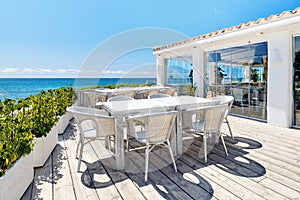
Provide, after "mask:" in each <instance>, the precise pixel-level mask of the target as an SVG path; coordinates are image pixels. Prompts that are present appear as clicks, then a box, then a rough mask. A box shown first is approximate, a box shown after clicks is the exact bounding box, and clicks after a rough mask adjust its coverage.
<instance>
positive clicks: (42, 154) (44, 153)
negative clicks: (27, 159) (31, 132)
mask: <svg viewBox="0 0 300 200" xmlns="http://www.w3.org/2000/svg"><path fill="white" fill-rule="evenodd" d="M34 141H35V142H36V144H35V145H34V148H33V151H32V154H33V167H42V166H43V165H44V164H45V162H46V160H47V159H48V157H49V156H50V154H51V152H52V151H53V149H54V147H55V146H56V144H57V142H58V135H57V126H54V127H52V129H51V131H50V133H48V134H47V136H46V137H44V136H43V137H40V138H34Z"/></svg>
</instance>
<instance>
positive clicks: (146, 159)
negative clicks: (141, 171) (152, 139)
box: [145, 144, 149, 182]
mask: <svg viewBox="0 0 300 200" xmlns="http://www.w3.org/2000/svg"><path fill="white" fill-rule="evenodd" d="M145 156H146V158H145V182H147V181H148V164H149V144H147V145H146V154H145Z"/></svg>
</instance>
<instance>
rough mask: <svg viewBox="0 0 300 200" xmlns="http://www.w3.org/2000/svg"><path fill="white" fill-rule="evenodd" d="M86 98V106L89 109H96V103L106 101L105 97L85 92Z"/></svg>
mask: <svg viewBox="0 0 300 200" xmlns="http://www.w3.org/2000/svg"><path fill="white" fill-rule="evenodd" d="M84 97H85V101H84V102H85V104H84V106H85V107H88V108H95V107H96V103H98V102H105V101H106V96H105V95H102V94H99V93H96V92H84Z"/></svg>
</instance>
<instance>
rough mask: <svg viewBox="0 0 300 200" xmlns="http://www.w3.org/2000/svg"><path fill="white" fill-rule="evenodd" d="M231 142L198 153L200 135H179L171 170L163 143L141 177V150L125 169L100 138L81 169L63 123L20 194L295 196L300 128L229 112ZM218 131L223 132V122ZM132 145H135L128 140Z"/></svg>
mask: <svg viewBox="0 0 300 200" xmlns="http://www.w3.org/2000/svg"><path fill="white" fill-rule="evenodd" d="M229 121H230V124H231V128H232V131H233V134H234V136H235V137H236V139H235V140H232V139H230V138H229V137H226V139H225V141H226V145H227V148H228V152H229V156H228V157H227V156H226V155H225V153H224V149H223V146H222V145H221V144H218V145H216V146H215V147H214V148H213V149H212V151H211V152H210V153H209V155H208V163H204V159H203V158H199V150H200V147H201V145H202V142H201V139H200V138H196V139H194V140H192V141H193V142H191V141H184V142H183V143H184V145H187V146H185V147H186V151H184V153H183V155H181V156H180V157H178V158H177V160H176V163H177V168H178V172H177V173H175V172H174V168H173V165H172V163H171V162H170V160H169V154H168V151H167V149H163V150H162V151H159V150H158V151H155V152H154V153H153V152H151V153H150V163H149V168H150V172H149V176H148V182H147V183H146V182H144V170H145V158H144V154H143V151H144V150H143V149H140V150H138V151H134V152H126V153H125V159H126V161H125V170H123V171H118V170H115V169H114V167H113V166H114V162H115V160H114V156H111V155H110V154H109V151H108V150H107V149H105V147H104V145H103V142H101V141H100V142H98V141H97V142H92V143H91V145H86V146H85V148H84V154H83V161H84V162H82V164H81V170H80V171H81V172H77V162H78V160H77V159H76V158H75V151H76V145H77V141H78V133H77V132H76V128H75V129H74V128H73V126H69V128H68V129H67V130H66V132H65V133H64V135H63V136H62V137H61V138H60V139H61V140H60V142H59V144H58V145H57V146H56V149H55V151H54V152H53V153H52V155H51V156H50V157H49V159H48V160H47V162H46V164H45V166H44V167H43V168H37V169H35V179H34V181H33V183H32V185H31V186H30V187H29V188H28V190H27V191H26V192H25V193H24V197H23V199H24V198H26V199H30V198H31V199H39V198H43V199H59V198H62V197H64V198H63V199H66V198H67V197H70V199H95V200H98V199H297V198H298V199H299V198H300V145H299V142H300V130H296V129H288V128H280V127H276V126H272V125H269V124H266V123H262V122H257V121H251V120H247V119H243V118H237V117H233V116H229ZM222 131H223V132H224V133H225V134H228V128H227V126H225V125H224V126H223V129H222ZM134 146H135V144H134Z"/></svg>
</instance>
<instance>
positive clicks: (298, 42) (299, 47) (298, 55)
mask: <svg viewBox="0 0 300 200" xmlns="http://www.w3.org/2000/svg"><path fill="white" fill-rule="evenodd" d="M293 72H294V73H293V87H294V120H293V125H294V126H300V36H299V37H295V39H294V65H293Z"/></svg>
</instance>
